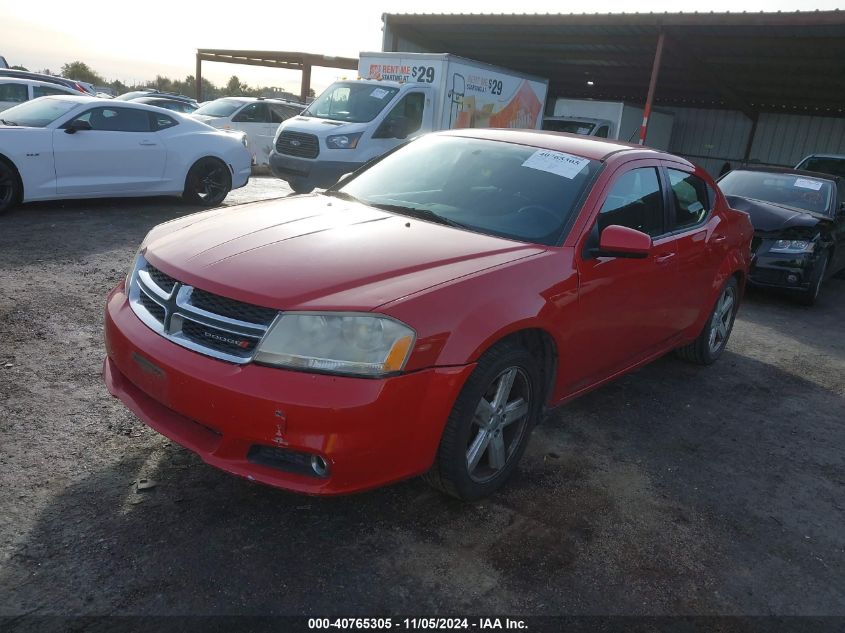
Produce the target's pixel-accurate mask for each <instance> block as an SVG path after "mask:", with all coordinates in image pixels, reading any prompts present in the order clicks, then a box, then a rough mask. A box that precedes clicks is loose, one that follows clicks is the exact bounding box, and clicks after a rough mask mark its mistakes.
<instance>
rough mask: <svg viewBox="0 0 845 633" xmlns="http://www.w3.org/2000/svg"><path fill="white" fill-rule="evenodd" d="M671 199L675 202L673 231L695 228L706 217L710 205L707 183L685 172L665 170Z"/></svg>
mask: <svg viewBox="0 0 845 633" xmlns="http://www.w3.org/2000/svg"><path fill="white" fill-rule="evenodd" d="M666 171H667V172H668V173H669V184H670V186H671V187H672V190H671V193H672V198H673V199H674V201H675V226H674V228H675V229H683V228H685V227H688V226H695V225H696V224H698V223H699V222H701V221H703V220H704V218H705V217H707V212H708V211H709V210H710V203H709V202H708V196H707V183H705V182H704V181H703V180H702V179H701V178H699V177H698V176H693V175H692V174H688V173H687V172H685V171H679V170H677V169H667V170H666Z"/></svg>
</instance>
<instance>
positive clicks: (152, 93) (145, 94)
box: [115, 88, 199, 109]
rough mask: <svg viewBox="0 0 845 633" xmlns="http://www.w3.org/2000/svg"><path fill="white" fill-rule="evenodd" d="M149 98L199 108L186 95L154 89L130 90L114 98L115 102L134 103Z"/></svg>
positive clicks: (194, 101) (194, 100)
mask: <svg viewBox="0 0 845 633" xmlns="http://www.w3.org/2000/svg"><path fill="white" fill-rule="evenodd" d="M149 97H156V98H161V99H172V100H174V101H181V102H183V103H187V104H190V105H192V106H195V108H194V109H196V108H197V107H199V104H197V100H196V99H192V98H191V97H188V96H186V95H180V94H177V93H175V92H165V91H163V90H156V89H155V88H145V89H144V90H131V91H130V92H124V93H123V94H122V95H120V96H118V97H115V101H135V100H136V99H146V98H149Z"/></svg>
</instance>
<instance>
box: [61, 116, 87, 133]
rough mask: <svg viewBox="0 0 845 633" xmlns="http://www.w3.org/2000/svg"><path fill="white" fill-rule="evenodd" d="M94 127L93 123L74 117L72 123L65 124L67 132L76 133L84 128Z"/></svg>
mask: <svg viewBox="0 0 845 633" xmlns="http://www.w3.org/2000/svg"><path fill="white" fill-rule="evenodd" d="M92 129H94V128H92V127H91V124H90V123H88V121H83V120H81V119H74V120H73V121H71V122H70V123H68V124H67V126H65V134H76V133H77V132H81V131H82V130H92Z"/></svg>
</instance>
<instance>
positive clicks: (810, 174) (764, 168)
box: [725, 165, 843, 186]
mask: <svg viewBox="0 0 845 633" xmlns="http://www.w3.org/2000/svg"><path fill="white" fill-rule="evenodd" d="M735 171H757V172H763V173H769V174H785V175H789V176H806V177H807V178H815V179H817V180H833V181H835V182H837V183H838V184H839V186H842V183H843V178H842V176H834V175H833V174H825V173H822V172H819V171H807V170H806V169H793V168H791V167H772V166H769V165H759V166H757V165H749V166H747V167H737V168H735V169H731V170H730V171H729V172H728V174H731V173H733V172H735ZM725 175H727V174H725Z"/></svg>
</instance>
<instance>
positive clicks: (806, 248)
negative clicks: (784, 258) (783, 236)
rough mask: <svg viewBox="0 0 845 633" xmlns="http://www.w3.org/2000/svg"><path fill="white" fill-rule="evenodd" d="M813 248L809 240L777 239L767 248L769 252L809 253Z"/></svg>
mask: <svg viewBox="0 0 845 633" xmlns="http://www.w3.org/2000/svg"><path fill="white" fill-rule="evenodd" d="M812 250H813V242H811V241H810V240H777V241H776V242H775V243H774V244H772V247H771V248H770V249H769V252H770V253H809V252H810V251H812Z"/></svg>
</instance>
